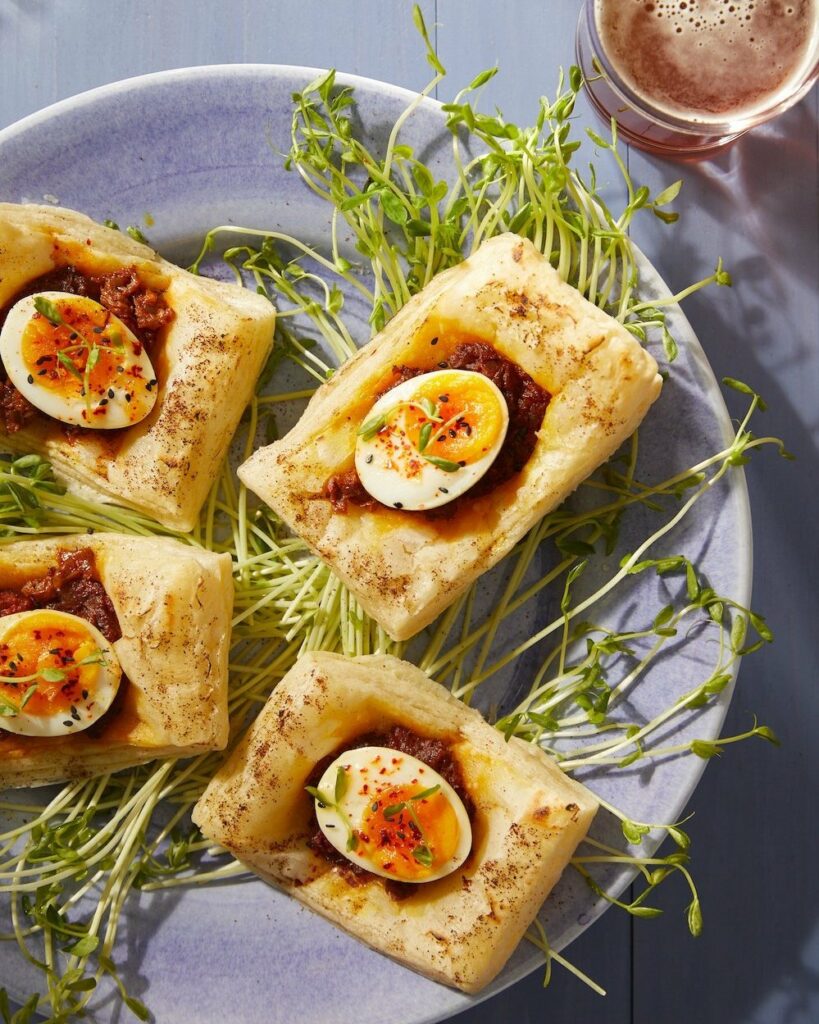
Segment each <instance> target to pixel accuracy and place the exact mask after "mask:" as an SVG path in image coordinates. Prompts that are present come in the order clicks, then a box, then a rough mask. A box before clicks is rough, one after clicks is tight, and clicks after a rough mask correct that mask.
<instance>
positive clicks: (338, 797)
mask: <svg viewBox="0 0 819 1024" xmlns="http://www.w3.org/2000/svg"><path fill="white" fill-rule="evenodd" d="M349 781H350V777H349V776H348V774H347V772H346V771H345V769H344V768H343V767H339V769H338V771H337V772H336V787H335V803H336V804H340V803H341V801H342V800H343V799H344V794H345V793H346V792H347V786H348V783H349Z"/></svg>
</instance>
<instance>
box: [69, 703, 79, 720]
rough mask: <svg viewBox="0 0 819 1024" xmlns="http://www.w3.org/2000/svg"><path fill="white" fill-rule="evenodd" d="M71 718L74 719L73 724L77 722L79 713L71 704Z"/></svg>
mask: <svg viewBox="0 0 819 1024" xmlns="http://www.w3.org/2000/svg"><path fill="white" fill-rule="evenodd" d="M71 717H72V718H73V719H74V721H75V722H79V720H80V713H79V711H77V709H76V708H75V707H74V705H73V704H72V705H71Z"/></svg>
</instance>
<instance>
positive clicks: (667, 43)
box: [578, 0, 819, 150]
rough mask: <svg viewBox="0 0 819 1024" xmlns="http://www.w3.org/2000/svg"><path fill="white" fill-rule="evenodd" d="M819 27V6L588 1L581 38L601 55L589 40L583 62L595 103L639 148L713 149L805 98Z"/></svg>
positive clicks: (795, 0) (788, 0)
mask: <svg viewBox="0 0 819 1024" xmlns="http://www.w3.org/2000/svg"><path fill="white" fill-rule="evenodd" d="M584 18H585V19H586V24H585V25H584ZM817 22H819V2H818V0H588V2H587V4H586V10H585V11H584V16H583V18H581V25H580V28H579V30H578V31H579V33H580V32H581V31H583V30H585V32H586V50H587V51H593V53H592V54H590V52H583V46H581V38H580V34H579V35H578V56H579V57H580V58H581V64H582V66H583V70H584V72H585V73H586V77H587V79H588V80H589V85H590V92H591V94H592V100H593V101H594V102H595V103H596V105H597V106H598V108H602V109H601V113H604V114H615V116H617V118H618V120H619V121H621V124H622V126H623V128H624V132H625V134H626V135H627V136H628V137H629V138H631V140H632V141H635V142H637V143H638V144H644V145H647V146H649V148H659V149H663V148H665V147H666V146H667V147H668V148H670V149H674V148H680V149H686V148H691V149H694V150H696V149H698V148H700V149H707V148H709V140H711V139H713V140H715V142H714V144H719V143H720V142H722V141H727V140H728V139H729V138H731V137H735V136H736V135H737V134H740V133H741V132H742V131H743V130H745V129H746V128H748V127H751V126H752V125H753V124H755V123H758V122H760V121H762V120H766V119H767V118H768V117H770V116H772V114H773V113H775V112H777V111H778V109H779V108H780V106H782V105H787V103H788V100H790V99H792V98H793V97H794V96H796V95H799V94H800V93H801V91H804V88H806V87H807V85H808V84H809V82H810V81H811V79H812V78H813V77H815V74H816V68H815V63H816V39H817V32H818V31H819V25H818V24H817ZM592 58H595V59H592ZM599 72H602V74H599ZM595 79H596V80H595ZM606 90H609V93H610V95H609V94H607V92H606ZM624 99H625V102H624ZM639 113H642V114H644V115H646V118H645V119H644V123H643V122H640V120H639V118H638V117H637V116H636V115H637V114H639ZM652 122H655V123H654V124H652ZM664 129H668V130H672V131H671V134H669V132H668V131H664ZM674 129H677V130H679V134H680V139H679V140H676V141H675V138H674V136H673V130H674Z"/></svg>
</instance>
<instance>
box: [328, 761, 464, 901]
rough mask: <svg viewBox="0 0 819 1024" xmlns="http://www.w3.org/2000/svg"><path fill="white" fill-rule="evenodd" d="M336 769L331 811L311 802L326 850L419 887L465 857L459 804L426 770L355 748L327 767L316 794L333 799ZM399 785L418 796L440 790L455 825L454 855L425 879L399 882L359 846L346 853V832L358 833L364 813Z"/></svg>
mask: <svg viewBox="0 0 819 1024" xmlns="http://www.w3.org/2000/svg"><path fill="white" fill-rule="evenodd" d="M340 769H341V770H343V771H344V772H345V774H346V781H345V785H344V787H343V788H344V793H343V796H342V797H341V799H340V800H339V801H338V803H337V805H335V806H332V805H329V804H323V803H322V802H321V801H320V800H318V799H316V801H315V808H316V818H317V819H318V824H319V828H320V829H321V831H322V832H323V833H324V835H325V836H326V837H327V839H328V841H329V842H330V843H331V845H332V846H333V847H334V848H335V849H336V850H337V851H338V852H339V853H340V854H342V855H343V856H344V857H346V858H347V859H348V860H349V861H351V862H352V863H353V864H357V865H358V866H359V867H361V868H364V869H365V870H366V871H369V872H371V873H372V874H374V875H380V876H381V877H382V878H391V879H393V880H399V881H410V882H413V883H418V884H421V883H424V882H432V881H435V880H436V879H438V878H443V877H444V876H446V875H448V874H451V873H452V872H453V871H455V869H456V868H458V867H460V865H461V864H463V862H464V861H465V860H466V858H467V857H468V856H469V851H470V850H471V848H472V826H471V825H470V823H469V816H468V814H467V813H466V808H465V807H464V805H463V801H462V800H461V798H460V797H459V796H458V794H457V793H456V792H455V790H454V789H453V788H452V786H450V784H449V783H448V782H447V781H446V780H445V779H444V778H442V776H441V775H439V774H438V772H436V771H435V770H434V769H433V768H430V766H429V765H427V764H424V762H423V761H419V760H418V758H416V757H412V756H411V755H410V754H404V753H401V752H400V751H397V750H391V749H390V748H389V747H358V748H356V749H354V750H348V751H345V752H344V753H343V754H341V755H340V756H339V757H337V758H336V759H335V760H334V761H333V762H332V764H330V765H329V766H328V767H327V769H326V771H325V772H324V774H323V775H322V776H321V779H320V780H319V783H318V786H317V789H318V790H319V791H320V792H321V793H323V794H326V795H327V796H328V797H331V798H333V799H335V789H336V782H337V779H338V775H339V770H340ZM402 785H417V791H418V792H419V793H420V792H421V791H422V790H425V789H431V788H432V787H433V786H439V787H440V793H441V794H442V795H443V796H444V797H445V798H446V800H447V801H448V802H449V804H450V806H451V807H452V809H453V811H454V812H455V817H456V819H457V822H458V844H457V847H456V850H455V853H454V855H453V856H452V857H451V858H450V859H449V860H448V861H447V862H445V863H444V864H442V865H440V866H439V867H438V869H437V870H435V871H434V872H431V873H430V874H429V875H427V876H425V877H424V878H414V879H403V878H402V877H401V876H400V875H396V873H395V872H389V871H385V870H383V869H382V868H381V867H380V865H378V864H375V863H373V861H372V860H370V859H369V858H368V857H367V856H366V848H365V847H364V846H363V844H361V843H359V844H358V845H357V847H356V849H348V845H349V844H348V839H349V836H350V829H351V828H352V829H358V828H359V827H360V826H361V825H362V824H363V822H364V819H365V812H366V811H367V809H368V807H369V806H370V805H371V804H372V803H373V801H374V800H377V799H378V798H379V793H386V792H387V791H388V790H389V789H391V788H392V787H393V786H402ZM365 786H366V791H364V787H365Z"/></svg>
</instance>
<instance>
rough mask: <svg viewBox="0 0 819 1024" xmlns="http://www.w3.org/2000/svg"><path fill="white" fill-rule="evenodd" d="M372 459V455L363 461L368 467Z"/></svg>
mask: <svg viewBox="0 0 819 1024" xmlns="http://www.w3.org/2000/svg"><path fill="white" fill-rule="evenodd" d="M373 457H374V456H372V455H368V456H367V458H366V459H365V460H364V461H365V462H366V463H367V465H368V466H369V464H370V463H371V462H372V461H373Z"/></svg>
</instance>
